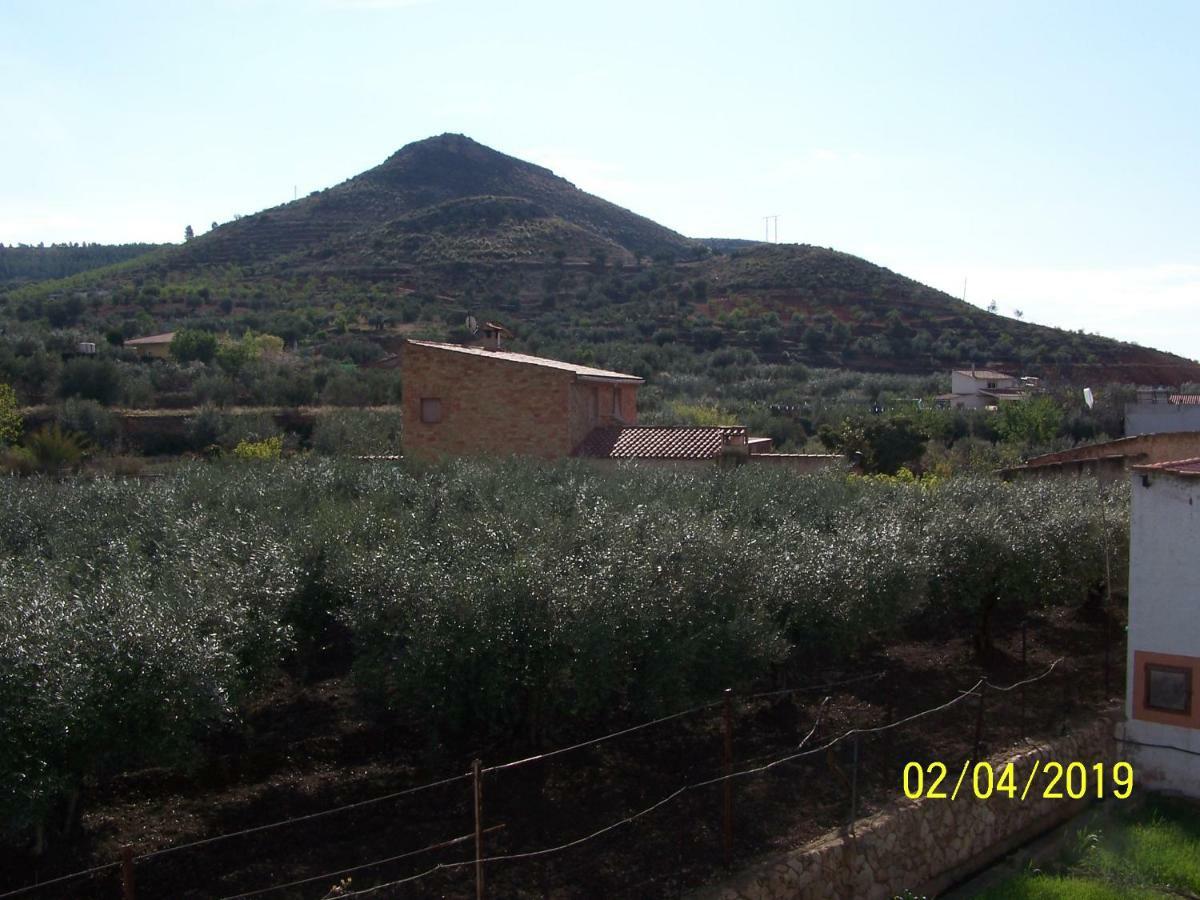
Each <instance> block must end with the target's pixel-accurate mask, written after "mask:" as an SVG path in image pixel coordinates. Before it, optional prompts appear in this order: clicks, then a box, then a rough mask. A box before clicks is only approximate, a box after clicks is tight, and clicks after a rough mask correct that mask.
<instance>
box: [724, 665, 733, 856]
mask: <svg viewBox="0 0 1200 900" xmlns="http://www.w3.org/2000/svg"><path fill="white" fill-rule="evenodd" d="M724 730H725V752H724V761H725V782H724V785H723V787H724V795H725V810H724V813H725V814H724V829H723V831H724V833H723V841H722V844H723V846H724V848H725V865H726V866H729V865H732V864H733V778H732V777H731V776H732V775H733V689H732V688H725V729H724Z"/></svg>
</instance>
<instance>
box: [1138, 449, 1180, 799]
mask: <svg viewBox="0 0 1200 900" xmlns="http://www.w3.org/2000/svg"><path fill="white" fill-rule="evenodd" d="M1132 482H1133V484H1132V510H1131V514H1132V519H1131V523H1130V524H1131V531H1130V547H1129V631H1128V634H1129V638H1128V649H1127V653H1128V661H1127V662H1128V665H1127V674H1126V702H1125V714H1126V721H1125V722H1124V723H1122V725H1121V726H1120V731H1119V734H1118V737H1119V738H1120V739H1121V740H1122V741H1123V742H1124V750H1125V752H1126V754H1127V755H1128V758H1129V760H1130V761H1131V762H1132V763H1133V765H1134V768H1135V770H1136V771H1137V776H1138V779H1139V780H1140V783H1141V784H1142V785H1143V786H1145V787H1147V788H1150V789H1152V790H1164V791H1169V792H1172V793H1181V794H1186V795H1189V796H1192V797H1198V798H1200V765H1197V761H1196V757H1197V756H1200V697H1197V696H1196V694H1197V688H1200V615H1197V610H1198V608H1200V560H1198V559H1197V555H1196V547H1197V543H1198V541H1200V457H1197V458H1193V459H1185V460H1176V461H1170V462H1161V463H1154V464H1152V465H1145V466H1135V467H1134V469H1133V476H1132Z"/></svg>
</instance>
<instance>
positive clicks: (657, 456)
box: [400, 322, 841, 470]
mask: <svg viewBox="0 0 1200 900" xmlns="http://www.w3.org/2000/svg"><path fill="white" fill-rule="evenodd" d="M505 334H506V332H505V331H504V329H503V328H502V327H501V326H498V325H495V324H494V323H490V322H489V323H488V324H487V325H486V326H485V327H484V329H483V335H484V338H483V341H482V343H481V345H479V346H464V345H461V344H448V343H439V342H436V341H418V340H408V341H405V342H404V345H403V346H402V348H401V351H400V356H401V363H400V370H401V377H402V379H403V383H404V401H403V403H404V448H405V454H406V455H408V456H411V457H414V458H417V459H437V458H439V457H446V456H534V457H540V458H542V459H561V458H565V457H572V456H574V457H579V458H583V459H590V460H594V461H597V462H603V463H614V462H619V461H621V460H638V461H640V462H642V463H645V464H655V463H660V464H672V465H676V464H693V465H713V464H714V463H719V462H745V461H754V462H763V463H775V464H781V465H786V466H789V467H791V468H795V469H801V470H810V469H817V468H824V467H825V466H828V465H834V464H837V463H839V462H840V461H841V457H839V456H836V455H826V454H793V453H772V452H771V450H772V444H771V439H770V438H758V437H752V436H751V435H750V434H749V433H748V432H747V430H746V429H745V428H744V427H742V426H717V427H657V426H651V427H644V426H639V425H638V410H637V391H638V388H639V387H641V385H642V384H643V383H644V379H642V378H640V377H638V376H637V375H630V374H628V373H625V372H614V371H611V370H608V369H598V368H595V367H592V366H586V365H581V364H578V363H570V362H563V361H561V360H556V359H547V358H545V357H541V356H530V355H528V354H525V353H513V352H511V351H509V350H504V349H501V346H500V345H501V341H502V339H503V337H504V335H505Z"/></svg>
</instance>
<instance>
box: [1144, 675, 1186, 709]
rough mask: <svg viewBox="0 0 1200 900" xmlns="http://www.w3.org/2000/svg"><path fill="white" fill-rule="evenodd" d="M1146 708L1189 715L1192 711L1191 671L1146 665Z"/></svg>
mask: <svg viewBox="0 0 1200 900" xmlns="http://www.w3.org/2000/svg"><path fill="white" fill-rule="evenodd" d="M1146 708H1147V709H1157V710H1161V711H1162V712H1173V713H1179V714H1181V715H1185V716H1186V715H1189V714H1190V713H1191V711H1192V670H1191V669H1184V668H1179V667H1176V666H1156V665H1150V664H1147V666H1146Z"/></svg>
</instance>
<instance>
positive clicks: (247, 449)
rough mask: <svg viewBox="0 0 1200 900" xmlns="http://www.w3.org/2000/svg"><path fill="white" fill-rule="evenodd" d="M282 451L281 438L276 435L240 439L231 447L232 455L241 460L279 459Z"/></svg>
mask: <svg viewBox="0 0 1200 900" xmlns="http://www.w3.org/2000/svg"><path fill="white" fill-rule="evenodd" d="M282 452H283V438H282V437H279V436H278V435H276V436H275V437H269V438H266V439H265V440H262V441H240V442H239V443H238V445H237V446H236V447H234V448H233V455H234V456H236V457H237V458H238V459H241V460H255V459H257V460H270V459H279V456H280V454H281V453H282Z"/></svg>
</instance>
